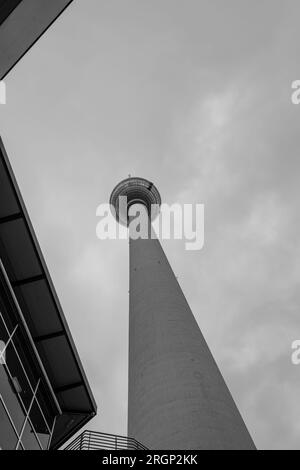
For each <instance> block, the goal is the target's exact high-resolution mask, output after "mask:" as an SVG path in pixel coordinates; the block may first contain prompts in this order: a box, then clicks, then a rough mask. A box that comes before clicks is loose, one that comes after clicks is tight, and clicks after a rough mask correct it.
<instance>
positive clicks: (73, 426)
mask: <svg viewBox="0 0 300 470" xmlns="http://www.w3.org/2000/svg"><path fill="white" fill-rule="evenodd" d="M95 414H96V404H95V401H94V398H93V396H92V393H91V390H90V387H89V384H88V382H87V379H86V376H85V373H84V370H83V367H82V365H81V362H80V359H79V356H78V353H77V351H76V348H75V345H74V342H73V340H72V336H71V333H70V331H69V328H68V325H67V322H66V319H65V317H64V314H63V311H62V308H61V305H60V303H59V300H58V298H57V295H56V292H55V289H54V286H53V283H52V281H51V278H50V275H49V272H48V269H47V266H46V263H45V260H44V258H43V255H42V253H41V250H40V247H39V244H38V241H37V239H36V236H35V233H34V230H33V228H32V225H31V222H30V219H29V216H28V213H27V211H26V208H25V205H24V202H23V199H22V196H21V194H20V191H19V188H18V185H17V183H16V180H15V177H14V174H13V171H12V169H11V166H10V164H9V161H8V158H7V155H6V152H5V149H4V146H3V143H2V141H1V139H0V448H1V449H56V448H59V447H60V446H61V445H62V444H63V443H64V442H66V441H67V440H68V439H70V438H71V437H72V436H73V434H74V433H76V432H77V431H78V430H79V429H80V428H81V427H82V426H83V425H84V424H86V423H87V422H88V421H89V420H90V419H91V418H92V417H93V416H95Z"/></svg>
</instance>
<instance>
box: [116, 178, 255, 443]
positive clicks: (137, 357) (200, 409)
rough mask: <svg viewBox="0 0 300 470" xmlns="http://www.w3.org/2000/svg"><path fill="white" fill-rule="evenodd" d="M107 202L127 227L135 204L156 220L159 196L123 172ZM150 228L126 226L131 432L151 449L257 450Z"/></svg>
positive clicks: (148, 185)
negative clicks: (138, 231)
mask: <svg viewBox="0 0 300 470" xmlns="http://www.w3.org/2000/svg"><path fill="white" fill-rule="evenodd" d="M120 197H123V198H125V197H126V198H127V203H126V204H124V203H123V202H121V203H120V199H119V198H120ZM110 203H111V205H112V206H113V207H114V208H115V211H114V212H115V213H114V215H115V217H116V219H117V221H118V222H120V223H122V224H124V225H127V224H128V221H129V219H130V211H131V210H132V207H133V206H135V205H138V209H139V210H140V211H141V212H144V213H146V218H148V219H150V214H151V217H152V218H155V217H156V215H157V212H158V211H157V208H158V207H159V206H160V204H161V198H160V195H159V192H158V190H157V189H156V187H155V186H154V185H153V183H151V182H150V181H147V180H145V179H143V178H128V179H126V180H124V181H121V182H120V183H119V184H118V185H117V186H116V187H115V189H114V190H113V192H112V195H111V198H110ZM151 207H154V208H156V211H152V213H151ZM149 227H150V229H149V232H148V237H147V238H136V237H133V236H132V235H131V229H130V227H129V238H130V240H129V250H130V282H129V288H130V291H129V388H128V435H129V436H131V437H132V438H134V439H136V440H137V441H139V442H141V443H142V444H143V445H144V446H147V447H148V448H149V449H200V450H201V449H236V450H239V449H255V446H254V443H253V441H252V439H251V437H250V435H249V432H248V430H247V428H246V426H245V424H244V421H243V419H242V417H241V415H240V413H239V411H238V409H237V407H236V405H235V402H234V400H233V398H232V396H231V394H230V392H229V390H228V388H227V385H226V384H225V381H224V379H223V377H222V375H221V373H220V371H219V369H218V367H217V365H216V362H215V360H214V358H213V356H212V354H211V352H210V350H209V348H208V346H207V344H206V342H205V339H204V337H203V335H202V333H201V331H200V329H199V327H198V324H197V322H196V320H195V318H194V316H193V314H192V312H191V309H190V307H189V305H188V303H187V301H186V299H185V297H184V295H183V293H182V290H181V288H180V286H179V284H178V281H177V279H176V277H175V275H174V273H173V271H172V268H171V266H170V264H169V262H168V260H167V258H166V255H165V254H164V252H163V249H162V247H161V244H160V242H159V240H158V239H157V238H156V236H155V234H154V232H153V230H152V229H151V223H150V224H149Z"/></svg>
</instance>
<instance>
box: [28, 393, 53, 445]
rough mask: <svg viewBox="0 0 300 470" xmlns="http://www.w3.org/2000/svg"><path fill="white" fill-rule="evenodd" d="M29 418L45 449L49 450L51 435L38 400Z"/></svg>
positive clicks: (33, 405) (34, 403)
mask: <svg viewBox="0 0 300 470" xmlns="http://www.w3.org/2000/svg"><path fill="white" fill-rule="evenodd" d="M29 418H30V421H31V424H32V426H33V427H34V430H35V432H36V434H37V436H38V438H39V441H40V443H41V445H42V447H43V449H47V447H48V442H49V437H50V433H49V430H48V427H47V424H46V421H45V419H44V417H43V415H42V413H41V410H40V408H39V406H38V403H37V401H36V400H35V401H34V402H33V404H32V408H31V410H30V413H29Z"/></svg>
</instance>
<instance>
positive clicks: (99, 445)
mask: <svg viewBox="0 0 300 470" xmlns="http://www.w3.org/2000/svg"><path fill="white" fill-rule="evenodd" d="M100 449H107V450H147V447H145V446H143V445H142V444H140V443H139V442H138V441H137V440H136V439H133V438H132V437H125V436H118V435H116V434H106V433H104V432H96V431H84V432H83V433H82V434H80V435H79V436H77V437H76V439H74V441H73V442H71V443H70V444H69V445H67V447H65V448H64V450H100Z"/></svg>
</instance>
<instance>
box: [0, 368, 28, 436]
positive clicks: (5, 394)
mask: <svg viewBox="0 0 300 470" xmlns="http://www.w3.org/2000/svg"><path fill="white" fill-rule="evenodd" d="M0 394H1V396H2V399H3V401H4V403H5V406H6V408H7V409H8V412H9V414H10V416H11V419H12V420H13V423H14V425H15V427H16V429H17V431H18V432H20V431H21V429H22V426H23V423H24V421H25V413H24V411H23V409H22V407H21V404H20V401H19V399H18V396H17V392H16V390H15V386H14V385H13V383H12V381H11V379H10V378H9V375H8V373H7V368H6V366H5V365H0Z"/></svg>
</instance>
